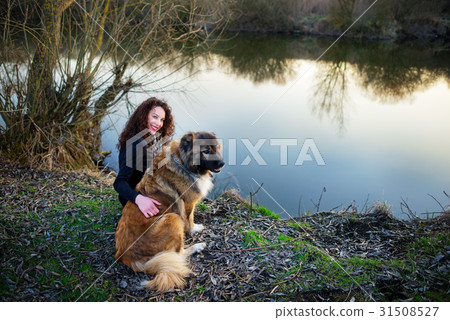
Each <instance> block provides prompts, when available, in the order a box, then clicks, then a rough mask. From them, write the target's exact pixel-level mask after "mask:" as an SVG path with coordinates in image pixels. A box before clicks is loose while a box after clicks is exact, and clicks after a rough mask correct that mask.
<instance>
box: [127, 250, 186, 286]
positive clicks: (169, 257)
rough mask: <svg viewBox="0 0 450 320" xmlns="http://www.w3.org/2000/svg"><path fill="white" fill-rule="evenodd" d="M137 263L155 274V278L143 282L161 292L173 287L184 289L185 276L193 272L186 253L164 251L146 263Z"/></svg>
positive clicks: (146, 270)
mask: <svg viewBox="0 0 450 320" xmlns="http://www.w3.org/2000/svg"><path fill="white" fill-rule="evenodd" d="M136 265H137V267H138V268H139V269H141V270H143V271H145V272H146V273H149V274H152V275H154V276H155V278H154V279H153V280H150V281H143V282H142V283H141V284H142V285H144V286H145V287H147V288H148V289H150V290H156V291H158V292H161V293H163V292H166V291H168V290H170V289H173V288H180V289H183V288H184V285H185V284H186V282H185V280H184V278H186V277H187V276H189V275H190V274H191V273H192V271H191V269H190V268H189V265H188V261H187V254H186V253H178V252H172V251H163V252H160V253H158V254H157V255H155V256H154V257H153V258H151V259H150V260H149V261H147V262H146V263H145V264H144V265H140V264H138V263H136Z"/></svg>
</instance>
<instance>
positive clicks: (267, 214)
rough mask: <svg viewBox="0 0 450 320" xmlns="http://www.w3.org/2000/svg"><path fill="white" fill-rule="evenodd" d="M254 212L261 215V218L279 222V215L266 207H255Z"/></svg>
mask: <svg viewBox="0 0 450 320" xmlns="http://www.w3.org/2000/svg"><path fill="white" fill-rule="evenodd" d="M254 209H255V210H256V212H259V213H261V214H262V215H263V216H265V217H269V218H272V219H275V220H280V215H279V214H276V213H274V212H273V211H271V210H269V209H267V208H266V207H263V206H257V207H255V208H254Z"/></svg>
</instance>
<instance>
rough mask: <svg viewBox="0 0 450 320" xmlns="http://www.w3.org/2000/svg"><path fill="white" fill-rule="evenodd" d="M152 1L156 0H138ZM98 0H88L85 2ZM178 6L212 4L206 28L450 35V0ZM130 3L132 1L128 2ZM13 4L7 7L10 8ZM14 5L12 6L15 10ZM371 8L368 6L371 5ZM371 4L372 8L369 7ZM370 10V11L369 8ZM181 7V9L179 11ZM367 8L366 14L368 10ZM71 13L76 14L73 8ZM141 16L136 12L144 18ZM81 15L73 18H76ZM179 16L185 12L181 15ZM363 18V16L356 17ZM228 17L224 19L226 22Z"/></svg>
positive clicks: (216, 0) (198, 1)
mask: <svg viewBox="0 0 450 320" xmlns="http://www.w3.org/2000/svg"><path fill="white" fill-rule="evenodd" d="M139 1H140V2H142V3H143V4H144V5H146V4H148V6H149V7H150V6H151V3H152V2H156V0H155V1H152V0H145V1H144V0H136V1H133V3H134V4H133V5H135V4H136V3H137V2H139ZM39 2H40V1H39V0H14V1H11V0H9V1H2V2H1V3H0V18H2V17H1V16H2V15H4V14H5V13H6V12H9V13H8V14H10V15H12V16H10V17H9V18H10V19H11V18H13V19H14V17H15V18H17V19H18V20H20V21H23V20H24V19H23V18H24V17H25V18H26V20H27V21H28V22H29V23H30V24H33V23H39V19H37V18H36V17H38V14H36V10H38V9H37V8H38V4H39ZM97 2H98V1H96V0H85V1H83V6H85V5H94V4H95V3H97ZM110 2H111V7H115V6H125V5H127V2H125V1H123V0H111V1H110ZM169 2H172V3H174V4H176V5H175V6H174V8H176V7H179V8H184V9H185V8H194V11H195V8H198V9H199V10H200V9H201V10H204V9H205V8H210V11H211V13H212V15H217V17H215V18H212V17H211V15H209V16H208V17H207V18H206V17H205V21H201V17H200V18H199V20H198V25H199V26H200V27H202V28H205V29H215V30H217V26H218V25H220V27H219V28H220V29H221V30H222V31H231V32H282V33H301V34H317V35H340V34H341V33H342V32H343V31H345V30H346V29H347V28H348V27H349V26H351V25H352V24H353V22H354V21H355V20H358V21H357V23H355V24H354V25H353V26H352V27H351V28H350V29H349V30H348V32H347V33H346V35H348V36H352V37H367V38H429V37H445V38H448V37H449V36H450V32H449V26H450V1H448V0H427V1H423V0H395V1H393V0H228V1H223V0H170V1H169ZM128 5H130V4H128ZM8 6H9V10H7V9H8ZM11 6H13V10H11ZM368 8H370V9H368ZM367 9H368V10H367ZM366 10H367V12H365V11H366ZM181 11H183V10H180V12H181ZM364 12H365V13H364ZM72 14H73V13H72ZM143 17H144V13H143V16H142V17H139V16H136V21H137V22H140V21H141V18H143ZM76 18H77V17H76V16H75V17H72V19H76ZM178 18H179V19H180V21H182V20H183V17H182V16H179V17H178ZM188 18H189V17H186V19H188ZM358 18H359V19H358ZM224 20H226V23H224Z"/></svg>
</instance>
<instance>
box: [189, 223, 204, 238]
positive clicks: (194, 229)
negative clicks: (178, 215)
mask: <svg viewBox="0 0 450 320" xmlns="http://www.w3.org/2000/svg"><path fill="white" fill-rule="evenodd" d="M203 229H205V227H204V226H203V225H202V224H197V223H194V226H193V227H192V229H191V235H194V234H196V233H197V232H200V231H202V230H203Z"/></svg>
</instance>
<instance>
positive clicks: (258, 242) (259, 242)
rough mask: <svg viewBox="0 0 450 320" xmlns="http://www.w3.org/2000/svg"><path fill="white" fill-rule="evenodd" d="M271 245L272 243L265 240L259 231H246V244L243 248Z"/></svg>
mask: <svg viewBox="0 0 450 320" xmlns="http://www.w3.org/2000/svg"><path fill="white" fill-rule="evenodd" d="M268 244H270V242H269V241H268V240H267V239H265V238H264V237H263V236H262V235H260V234H259V233H258V232H257V231H254V230H247V231H244V243H243V247H245V248H250V247H264V246H265V245H268Z"/></svg>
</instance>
